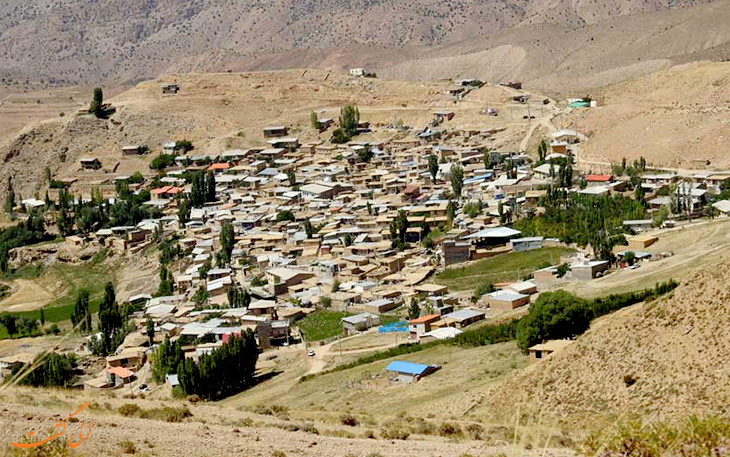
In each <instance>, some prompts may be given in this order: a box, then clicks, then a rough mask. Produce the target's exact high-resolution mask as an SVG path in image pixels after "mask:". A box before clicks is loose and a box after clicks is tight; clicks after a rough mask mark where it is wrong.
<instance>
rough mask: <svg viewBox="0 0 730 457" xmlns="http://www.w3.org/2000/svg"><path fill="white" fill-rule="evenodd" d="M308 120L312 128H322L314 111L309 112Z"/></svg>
mask: <svg viewBox="0 0 730 457" xmlns="http://www.w3.org/2000/svg"><path fill="white" fill-rule="evenodd" d="M309 122H310V123H311V124H312V128H313V129H314V130H321V129H322V123H321V122H319V119H317V113H315V112H314V111H312V112H311V113H309Z"/></svg>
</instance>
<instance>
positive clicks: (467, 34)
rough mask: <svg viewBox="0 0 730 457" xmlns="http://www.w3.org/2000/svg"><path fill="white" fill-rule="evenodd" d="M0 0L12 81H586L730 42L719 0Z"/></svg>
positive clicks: (4, 64)
mask: <svg viewBox="0 0 730 457" xmlns="http://www.w3.org/2000/svg"><path fill="white" fill-rule="evenodd" d="M1 8H2V9H0V18H2V20H1V21H0V45H1V46H0V68H2V74H0V76H2V77H3V78H5V80H6V81H8V82H11V83H12V84H22V83H24V82H25V81H26V80H31V81H34V82H43V83H46V84H48V83H50V84H53V85H59V84H61V85H73V84H79V83H91V82H97V81H107V82H113V83H115V84H130V83H135V82H137V81H139V80H141V79H148V78H153V77H156V76H158V75H160V74H162V73H168V74H174V73H181V72H191V71H195V72H204V71H224V70H226V69H233V70H234V71H243V70H271V69H284V68H293V67H294V68H296V67H312V68H322V69H335V70H338V71H342V70H343V69H346V68H348V67H353V66H368V67H370V68H372V69H374V70H375V71H376V72H378V73H382V74H383V75H387V76H390V77H397V78H398V79H420V80H424V79H425V80H430V79H434V78H443V77H453V76H455V75H456V74H459V75H462V76H471V77H480V78H483V79H486V80H490V81H494V80H501V79H520V80H525V81H528V82H530V84H532V85H534V86H537V87H542V88H546V89H547V88H553V89H555V88H558V87H559V88H561V89H562V90H570V89H571V88H573V89H578V88H580V89H581V90H583V89H584V88H586V87H595V86H598V85H603V84H607V83H609V82H616V81H620V80H623V79H626V78H628V77H632V76H636V75H638V74H645V73H647V72H649V71H651V70H653V69H657V68H664V67H667V66H668V65H670V64H671V63H677V62H684V61H690V60H699V59H711V60H722V59H726V58H727V57H728V54H727V43H728V40H729V39H730V36H729V35H728V34H729V33H730V32H728V31H727V28H726V27H723V25H724V24H726V23H727V18H728V15H729V14H730V7H729V6H728V5H727V3H726V2H704V1H697V0H694V1H690V0H687V1H681V2H674V1H671V2H670V1H668V0H657V1H642V2H633V1H621V2H605V1H604V2H593V1H579V2H568V1H566V0H561V1H555V2H549V1H537V2H526V1H524V0H490V1H479V2H477V1H459V2H456V3H453V2H452V3H449V4H442V3H440V2H436V1H433V0H420V1H417V2H410V3H407V4H402V3H395V2H376V3H372V2H341V1H340V2H338V1H334V0H331V1H326V2H305V3H301V4H300V3H297V2H291V1H288V0H278V1H276V2H270V3H267V4H266V5H261V4H259V3H257V2H253V1H247V2H230V1H225V0H208V1H195V2H184V3H180V2H175V1H172V0H167V1H160V2H154V3H149V2H144V1H141V0H135V1H130V2H126V3H125V4H124V6H121V5H119V4H117V3H116V2H112V1H110V0H105V1H100V2H70V1H61V2H53V3H49V2H45V1H42V0H34V1H31V2H20V1H15V0H13V1H10V2H5V3H4V4H3V5H2V7H1ZM365 24H367V25H365ZM112 29H113V30H114V32H113V33H110V32H109V31H110V30H112ZM315 31H316V32H315ZM434 46H436V47H435V48H434ZM551 86H552V87H551Z"/></svg>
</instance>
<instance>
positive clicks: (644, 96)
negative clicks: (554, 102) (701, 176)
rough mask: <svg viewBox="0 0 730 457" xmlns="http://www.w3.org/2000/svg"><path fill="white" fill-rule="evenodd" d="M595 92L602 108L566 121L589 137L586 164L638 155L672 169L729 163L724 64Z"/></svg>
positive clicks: (729, 81)
mask: <svg viewBox="0 0 730 457" xmlns="http://www.w3.org/2000/svg"><path fill="white" fill-rule="evenodd" d="M594 94H595V95H594V96H595V97H597V98H598V99H599V100H600V105H601V106H599V107H598V108H596V109H590V110H580V112H578V113H576V115H575V116H573V117H572V121H571V122H572V123H573V124H574V125H575V123H576V121H577V126H578V128H579V129H580V130H581V131H582V132H585V133H586V134H588V135H589V137H590V140H589V141H588V142H587V144H586V146H585V147H584V148H582V149H581V155H580V159H581V162H586V165H587V166H591V165H595V164H596V162H598V163H600V162H603V163H606V162H614V163H618V162H620V161H621V159H622V158H623V157H627V158H628V159H630V160H633V159H636V158H638V157H639V156H644V157H646V158H647V160H648V162H649V163H653V164H663V165H665V166H672V167H682V168H691V167H692V166H697V167H699V166H705V164H706V163H707V162H708V161H709V163H710V165H711V167H713V168H718V167H719V168H723V167H725V168H726V167H728V166H730V157H728V155H727V151H726V149H727V148H726V141H725V139H726V138H728V137H730V64H729V63H706V62H705V63H692V64H685V65H680V66H676V67H673V68H670V69H667V70H662V71H658V72H655V73H652V74H649V75H646V76H643V77H640V78H635V79H632V80H629V81H625V82H623V83H619V84H615V85H611V86H607V87H605V88H603V89H601V90H597V91H595V92H594ZM627 138H630V139H631V141H626V139H627Z"/></svg>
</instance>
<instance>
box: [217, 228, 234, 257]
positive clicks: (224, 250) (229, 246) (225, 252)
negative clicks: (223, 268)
mask: <svg viewBox="0 0 730 457" xmlns="http://www.w3.org/2000/svg"><path fill="white" fill-rule="evenodd" d="M220 242H221V260H222V262H221V263H222V264H224V265H227V264H229V263H230V262H231V254H232V253H233V246H234V245H235V244H236V235H235V233H234V232H233V225H232V224H231V223H230V222H225V223H224V224H223V227H221V234H220Z"/></svg>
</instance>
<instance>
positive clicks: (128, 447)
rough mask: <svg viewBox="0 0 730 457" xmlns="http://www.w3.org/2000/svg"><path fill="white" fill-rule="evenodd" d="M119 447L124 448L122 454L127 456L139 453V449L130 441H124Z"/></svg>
mask: <svg viewBox="0 0 730 457" xmlns="http://www.w3.org/2000/svg"><path fill="white" fill-rule="evenodd" d="M119 447H121V448H122V452H123V453H125V454H134V453H136V452H137V448H136V446H135V445H134V443H133V442H132V441H130V440H122V441H120V442H119Z"/></svg>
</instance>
